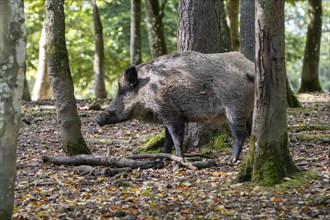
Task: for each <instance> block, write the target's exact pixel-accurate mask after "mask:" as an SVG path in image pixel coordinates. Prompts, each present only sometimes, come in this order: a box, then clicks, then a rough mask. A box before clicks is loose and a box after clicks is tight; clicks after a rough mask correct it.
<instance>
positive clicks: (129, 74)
mask: <svg viewBox="0 0 330 220" xmlns="http://www.w3.org/2000/svg"><path fill="white" fill-rule="evenodd" d="M124 78H125V80H126V82H127V83H128V84H129V86H130V87H134V86H136V85H137V84H138V73H137V71H136V68H135V66H131V67H129V68H128V69H127V70H126V71H125V74H124Z"/></svg>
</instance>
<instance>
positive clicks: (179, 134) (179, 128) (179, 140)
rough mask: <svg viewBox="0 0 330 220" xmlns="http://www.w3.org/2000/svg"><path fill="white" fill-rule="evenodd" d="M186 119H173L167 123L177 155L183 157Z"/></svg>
mask: <svg viewBox="0 0 330 220" xmlns="http://www.w3.org/2000/svg"><path fill="white" fill-rule="evenodd" d="M184 125H185V123H184V121H182V120H175V121H174V120H173V121H171V122H169V123H166V124H165V126H166V128H167V129H168V132H169V133H170V135H171V137H172V141H173V143H174V146H175V152H176V156H178V157H183V150H182V145H183V136H184Z"/></svg>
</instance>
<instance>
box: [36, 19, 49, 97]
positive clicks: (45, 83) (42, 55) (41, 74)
mask: <svg viewBox="0 0 330 220" xmlns="http://www.w3.org/2000/svg"><path fill="white" fill-rule="evenodd" d="M46 43H47V42H46V29H45V24H44V25H43V27H42V31H41V37H40V40H39V63H38V72H37V76H36V81H35V83H34V86H33V90H32V100H45V99H49V98H50V97H51V89H50V82H49V79H48V74H47V55H46Z"/></svg>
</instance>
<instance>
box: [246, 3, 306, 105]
mask: <svg viewBox="0 0 330 220" xmlns="http://www.w3.org/2000/svg"><path fill="white" fill-rule="evenodd" d="M254 5H255V0H241V5H240V7H241V18H240V37H241V38H240V40H241V53H242V54H244V56H245V57H246V58H248V59H249V60H251V61H252V62H255V7H254ZM286 82H287V88H286V90H287V103H288V106H289V107H291V108H295V107H301V104H300V102H299V100H298V99H297V97H296V95H295V94H294V92H293V91H292V89H291V87H290V84H289V83H288V80H287V79H286Z"/></svg>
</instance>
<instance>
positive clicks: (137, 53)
mask: <svg viewBox="0 0 330 220" xmlns="http://www.w3.org/2000/svg"><path fill="white" fill-rule="evenodd" d="M141 42H142V39H141V0H131V38H130V58H131V65H138V64H140V63H141V62H142V51H141V44H142V43H141Z"/></svg>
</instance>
